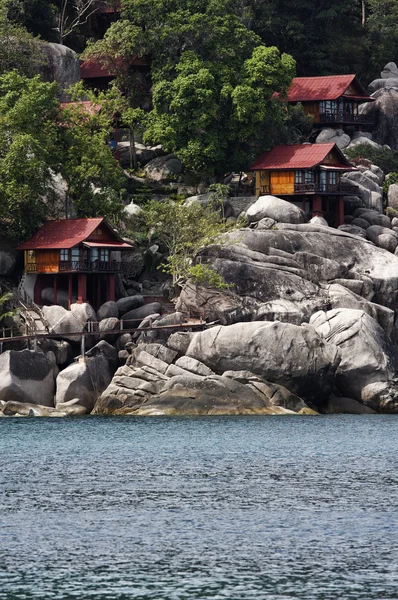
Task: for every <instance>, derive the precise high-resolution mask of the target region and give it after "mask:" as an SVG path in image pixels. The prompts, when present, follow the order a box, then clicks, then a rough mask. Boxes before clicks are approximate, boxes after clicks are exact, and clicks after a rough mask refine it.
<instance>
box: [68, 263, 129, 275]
mask: <svg viewBox="0 0 398 600" xmlns="http://www.w3.org/2000/svg"><path fill="white" fill-rule="evenodd" d="M122 270H123V268H122V263H121V262H118V261H116V260H111V261H102V260H95V261H93V262H91V261H86V260H63V261H60V262H59V272H60V273H64V272H78V273H120V272H121V271H122Z"/></svg>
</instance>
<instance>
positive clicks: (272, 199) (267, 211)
mask: <svg viewBox="0 0 398 600" xmlns="http://www.w3.org/2000/svg"><path fill="white" fill-rule="evenodd" d="M246 216H247V218H248V220H249V223H254V222H256V221H260V220H261V219H265V218H270V219H274V221H277V222H280V223H304V221H305V215H304V212H303V211H302V210H301V209H300V208H298V207H297V206H295V205H294V204H292V203H291V202H287V201H286V200H282V199H281V198H277V197H276V196H260V197H259V199H258V200H257V202H255V203H254V204H252V205H251V206H250V207H249V208H248V210H247V211H246Z"/></svg>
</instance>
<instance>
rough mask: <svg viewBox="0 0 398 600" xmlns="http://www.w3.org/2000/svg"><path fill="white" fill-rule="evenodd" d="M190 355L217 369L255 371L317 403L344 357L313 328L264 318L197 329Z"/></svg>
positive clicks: (189, 349) (216, 370)
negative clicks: (262, 319)
mask: <svg viewBox="0 0 398 600" xmlns="http://www.w3.org/2000/svg"><path fill="white" fill-rule="evenodd" d="M186 355H187V356H190V357H192V358H196V359H197V360H199V361H200V362H202V363H204V364H205V365H207V366H208V367H209V368H210V369H212V370H213V371H214V372H215V373H223V372H224V371H240V370H246V371H251V372H252V373H255V374H257V375H259V376H260V377H262V378H263V379H266V380H267V381H271V382H274V383H279V384H281V385H283V386H284V387H286V388H287V389H289V390H290V391H292V392H294V393H295V394H297V395H298V396H300V397H301V398H303V399H304V400H309V401H311V402H313V403H317V402H318V403H319V401H320V400H321V399H322V398H323V397H324V396H327V395H328V394H329V392H330V390H331V388H332V386H333V382H334V373H335V370H336V368H337V366H338V364H339V360H340V358H339V354H338V351H337V349H336V347H335V346H334V345H333V344H328V343H323V341H322V340H321V338H320V337H319V335H318V334H316V332H315V331H314V329H313V328H312V327H309V326H303V327H297V326H296V325H291V324H289V323H279V322H262V321H254V322H251V323H236V324H235V325H230V326H227V327H225V326H222V325H220V326H218V327H214V328H212V329H208V330H206V331H203V332H199V333H197V334H196V335H195V336H193V339H192V341H191V343H190V344H189V347H188V350H187V353H186Z"/></svg>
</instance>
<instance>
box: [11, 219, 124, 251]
mask: <svg viewBox="0 0 398 600" xmlns="http://www.w3.org/2000/svg"><path fill="white" fill-rule="evenodd" d="M103 222H104V219H103V218H102V217H98V218H96V219H65V220H63V221H48V222H47V223H45V224H44V225H43V227H41V228H40V229H39V231H37V232H36V233H35V235H34V236H33V237H32V238H30V240H27V241H26V242H24V243H23V244H20V245H19V246H18V250H52V249H57V248H72V247H73V246H76V245H77V244H80V243H81V242H83V241H84V240H85V239H86V238H88V237H89V235H91V234H92V233H93V231H94V230H95V229H96V228H97V227H98V226H99V225H101V223H103ZM105 224H106V222H105ZM106 226H107V227H109V226H108V225H107V224H106ZM109 229H111V228H110V227H109ZM112 232H113V230H112ZM113 233H114V232H113ZM114 236H115V243H112V244H111V245H112V246H115V247H117V248H126V247H131V246H130V244H127V243H126V242H123V240H122V239H121V238H120V237H119V236H118V235H117V234H116V233H114Z"/></svg>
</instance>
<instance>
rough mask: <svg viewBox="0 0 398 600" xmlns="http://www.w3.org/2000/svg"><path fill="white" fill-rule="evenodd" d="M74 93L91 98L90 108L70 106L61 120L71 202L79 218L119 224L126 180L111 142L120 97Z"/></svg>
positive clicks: (78, 88)
mask: <svg viewBox="0 0 398 600" xmlns="http://www.w3.org/2000/svg"><path fill="white" fill-rule="evenodd" d="M72 93H73V96H74V98H75V99H78V98H79V97H80V96H81V95H82V94H83V95H84V97H85V98H87V94H88V97H89V98H90V101H91V104H89V105H87V103H84V102H79V101H76V102H74V103H70V104H69V105H67V106H66V107H65V108H64V109H63V111H62V116H61V119H60V130H61V135H60V144H61V152H62V160H61V164H60V173H61V175H62V176H63V178H64V180H65V181H66V183H67V186H68V196H69V199H70V201H71V204H72V206H73V210H74V212H75V213H76V215H77V216H78V217H96V216H103V217H107V218H108V219H110V220H111V221H117V220H118V218H119V217H120V215H121V210H122V205H121V201H120V194H121V192H122V190H123V183H124V177H123V173H122V170H121V168H120V166H119V164H118V162H117V161H116V159H115V158H114V156H113V154H112V151H111V148H110V147H109V143H108V142H109V139H110V136H111V133H112V131H113V128H114V125H115V118H116V114H118V107H119V105H120V102H121V100H120V97H119V95H118V94H117V92H116V91H115V90H111V91H110V92H103V93H100V94H98V95H94V94H93V93H90V92H86V91H83V88H82V86H81V84H79V85H78V86H76V87H75V89H74V90H73V91H72Z"/></svg>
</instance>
